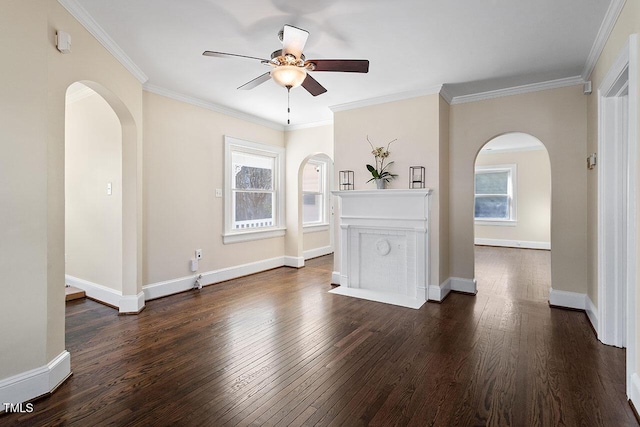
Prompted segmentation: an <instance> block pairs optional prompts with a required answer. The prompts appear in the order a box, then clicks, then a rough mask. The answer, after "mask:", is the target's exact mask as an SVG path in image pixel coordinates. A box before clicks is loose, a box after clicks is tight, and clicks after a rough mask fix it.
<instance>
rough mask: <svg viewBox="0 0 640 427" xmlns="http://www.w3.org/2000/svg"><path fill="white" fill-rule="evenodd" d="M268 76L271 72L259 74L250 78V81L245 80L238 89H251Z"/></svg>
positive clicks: (269, 76) (268, 77) (264, 80)
mask: <svg viewBox="0 0 640 427" xmlns="http://www.w3.org/2000/svg"><path fill="white" fill-rule="evenodd" d="M270 78H271V74H270V73H269V72H267V73H264V74H263V75H261V76H259V77H256V78H255V79H253V80H251V81H250V82H247V83H245V84H243V85H242V86H240V87H239V88H238V89H242V90H249V89H253V88H254V87H256V86H259V85H261V84H262V83H264V82H266V81H267V80H269V79H270Z"/></svg>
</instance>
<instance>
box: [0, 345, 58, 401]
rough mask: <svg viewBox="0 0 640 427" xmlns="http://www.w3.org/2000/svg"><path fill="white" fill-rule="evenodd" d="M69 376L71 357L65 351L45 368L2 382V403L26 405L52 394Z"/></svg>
mask: <svg viewBox="0 0 640 427" xmlns="http://www.w3.org/2000/svg"><path fill="white" fill-rule="evenodd" d="M69 376H71V355H70V354H69V352H68V351H66V350H65V351H63V352H62V353H60V354H59V355H58V356H57V357H56V358H54V359H53V360H52V361H51V362H49V363H47V364H46V365H45V366H41V367H39V368H36V369H32V370H30V371H27V372H23V373H21V374H18V375H14V376H12V377H9V378H5V379H4V380H0V402H2V403H13V404H18V403H24V402H27V401H29V400H33V399H36V398H38V397H41V396H44V395H46V394H49V393H52V392H53V391H55V389H56V388H58V386H60V385H61V384H62V383H63V382H64V381H65V380H66V379H67V378H69ZM0 409H4V407H2V408H0Z"/></svg>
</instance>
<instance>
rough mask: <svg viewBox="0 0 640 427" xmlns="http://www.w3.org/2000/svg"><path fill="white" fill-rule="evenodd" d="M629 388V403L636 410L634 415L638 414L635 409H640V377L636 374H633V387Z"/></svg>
mask: <svg viewBox="0 0 640 427" xmlns="http://www.w3.org/2000/svg"><path fill="white" fill-rule="evenodd" d="M629 388H630V390H631V391H630V395H629V396H627V397H628V398H629V403H630V404H631V405H632V408H633V409H634V413H636V411H635V409H636V408H638V407H640V377H639V376H638V374H637V373H636V372H634V373H633V374H631V387H629ZM636 414H637V413H636ZM639 422H640V421H639Z"/></svg>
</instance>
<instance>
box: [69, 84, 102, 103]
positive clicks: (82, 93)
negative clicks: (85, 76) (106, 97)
mask: <svg viewBox="0 0 640 427" xmlns="http://www.w3.org/2000/svg"><path fill="white" fill-rule="evenodd" d="M97 94H98V93H97V92H96V91H95V90H93V89H91V88H90V87H89V86H84V87H83V88H81V89H78V90H74V91H73V92H69V91H67V96H66V97H65V105H71V104H73V103H74V102H78V101H80V100H83V99H85V98H88V97H90V96H91V95H97Z"/></svg>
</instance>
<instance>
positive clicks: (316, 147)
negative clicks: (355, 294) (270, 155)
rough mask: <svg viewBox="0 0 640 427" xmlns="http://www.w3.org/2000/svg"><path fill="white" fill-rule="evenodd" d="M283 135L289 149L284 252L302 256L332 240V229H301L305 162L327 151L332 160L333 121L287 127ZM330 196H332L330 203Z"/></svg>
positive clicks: (289, 254)
mask: <svg viewBox="0 0 640 427" xmlns="http://www.w3.org/2000/svg"><path fill="white" fill-rule="evenodd" d="M284 139H285V147H286V149H287V155H286V163H287V171H286V174H287V188H286V194H287V197H286V203H287V206H286V212H287V224H286V225H287V234H286V235H285V241H286V243H285V254H286V255H287V256H291V257H302V256H303V251H305V250H310V249H316V248H319V247H324V246H327V245H329V243H326V244H324V243H325V242H328V241H329V240H330V236H329V233H330V231H325V232H317V233H306V234H303V233H302V204H301V203H300V196H301V194H300V191H301V188H302V187H301V186H302V175H301V172H302V170H301V166H302V165H303V164H306V162H307V160H309V159H310V158H311V157H313V156H314V155H324V156H326V157H325V158H327V159H328V160H329V161H333V158H334V157H333V125H325V126H317V127H312V128H306V129H298V130H291V131H287V132H285V134H284ZM330 179H331V177H330ZM330 189H331V188H330ZM331 200H332V199H331V197H329V202H330V203H331Z"/></svg>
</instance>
